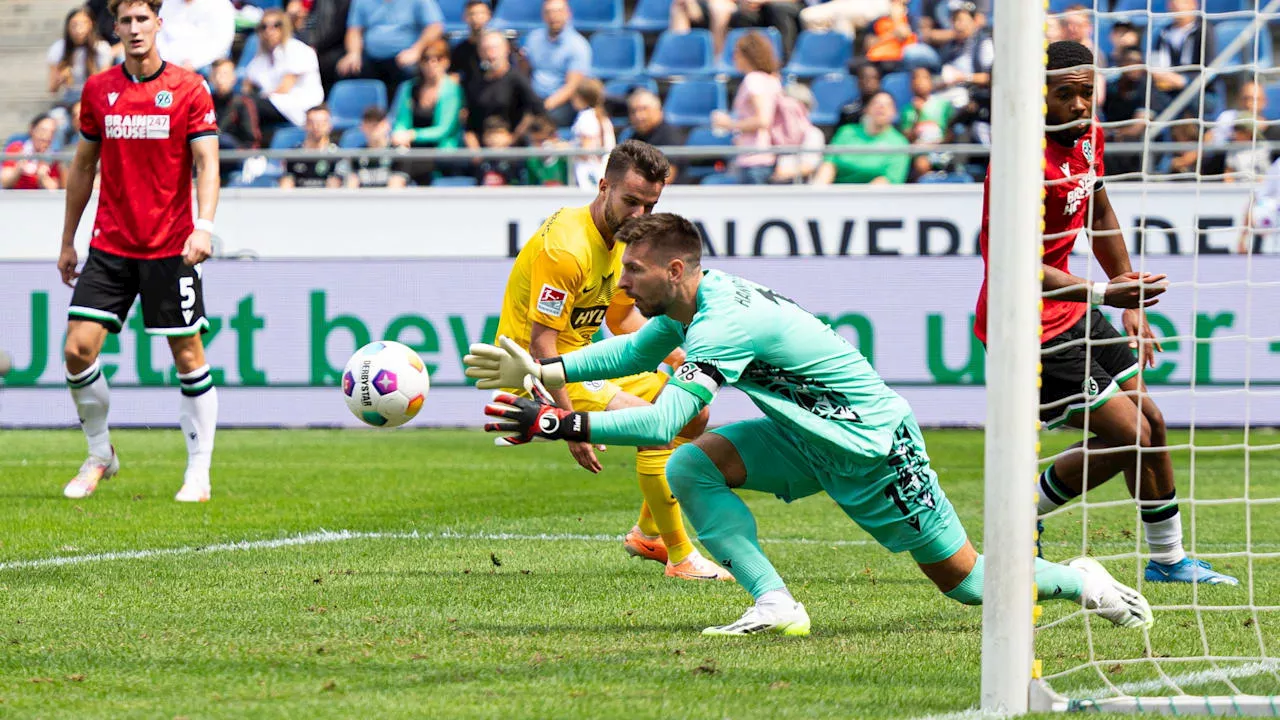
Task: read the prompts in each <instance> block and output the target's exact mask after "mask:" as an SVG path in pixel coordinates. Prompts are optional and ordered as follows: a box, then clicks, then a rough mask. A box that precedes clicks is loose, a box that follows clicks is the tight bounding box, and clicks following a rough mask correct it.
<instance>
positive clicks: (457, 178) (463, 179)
mask: <svg viewBox="0 0 1280 720" xmlns="http://www.w3.org/2000/svg"><path fill="white" fill-rule="evenodd" d="M475 186H476V179H475V178H474V177H472V176H470V175H444V176H442V177H438V178H433V179H432V180H431V187H475Z"/></svg>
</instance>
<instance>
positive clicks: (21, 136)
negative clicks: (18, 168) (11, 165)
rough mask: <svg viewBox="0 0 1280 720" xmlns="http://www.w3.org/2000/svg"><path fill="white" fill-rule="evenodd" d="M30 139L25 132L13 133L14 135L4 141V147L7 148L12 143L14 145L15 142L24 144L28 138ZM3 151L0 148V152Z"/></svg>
mask: <svg viewBox="0 0 1280 720" xmlns="http://www.w3.org/2000/svg"><path fill="white" fill-rule="evenodd" d="M30 137H31V136H30V135H28V134H27V133H25V132H16V133H14V134H12V135H10V136H9V137H8V138H7V139H6V140H5V141H4V147H9V146H10V145H12V144H13V143H16V142H26V141H27V139H28V138H30ZM3 149H4V148H0V150H3Z"/></svg>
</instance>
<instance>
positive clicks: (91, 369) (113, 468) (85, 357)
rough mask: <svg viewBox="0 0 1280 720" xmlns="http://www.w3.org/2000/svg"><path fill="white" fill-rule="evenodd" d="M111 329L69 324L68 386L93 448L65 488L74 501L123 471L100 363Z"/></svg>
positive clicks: (76, 322) (66, 349)
mask: <svg viewBox="0 0 1280 720" xmlns="http://www.w3.org/2000/svg"><path fill="white" fill-rule="evenodd" d="M106 339H107V328H106V327H105V326H104V325H102V324H100V323H97V322H94V321H92V320H71V321H69V322H68V323H67V342H66V345H65V346H64V347H63V352H62V354H63V359H64V361H65V363H66V368H67V386H68V387H69V388H70V389H71V399H72V400H73V401H74V402H75V405H76V415H77V417H79V418H80V428H81V429H82V430H83V431H84V436H85V440H87V441H88V445H89V457H88V459H86V460H85V461H84V464H82V465H81V466H80V471H79V472H78V473H76V476H75V477H74V478H72V479H71V481H70V482H68V483H67V485H66V487H64V488H63V490H62V494H63V495H65V496H66V497H69V498H71V499H73V500H78V499H80V498H85V497H88V496H90V495H92V494H93V491H94V490H97V489H98V483H100V482H102V481H103V480H106V479H108V478H110V477H111V476H112V475H115V474H116V473H117V472H119V471H120V460H119V458H117V457H116V451H115V448H113V447H112V446H111V431H110V429H109V428H108V426H107V412H108V410H109V409H110V407H111V396H110V388H109V387H108V385H107V377H106V375H104V374H103V373H102V367H101V366H100V365H99V363H98V354H99V353H100V352H101V351H102V343H103V342H105V341H106Z"/></svg>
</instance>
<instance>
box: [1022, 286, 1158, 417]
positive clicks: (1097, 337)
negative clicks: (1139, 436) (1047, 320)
mask: <svg viewBox="0 0 1280 720" xmlns="http://www.w3.org/2000/svg"><path fill="white" fill-rule="evenodd" d="M1086 323H1088V328H1087V329H1086V327H1085V325H1086ZM1086 332H1087V334H1088V337H1089V340H1090V342H1088V343H1087V344H1086V343H1082V342H1079V340H1081V339H1082V338H1084V337H1085V336H1086ZM1073 340H1074V341H1077V342H1076V343H1075V344H1072V345H1070V346H1069V347H1065V348H1062V349H1060V350H1057V351H1052V349H1053V348H1057V347H1059V346H1061V345H1065V344H1067V343H1070V342H1071V341H1073ZM1040 363H1041V367H1042V369H1041V372H1040V420H1041V421H1043V422H1044V423H1045V425H1047V426H1048V427H1051V428H1053V427H1058V426H1059V425H1062V424H1063V423H1065V422H1066V421H1067V419H1068V418H1070V417H1071V416H1072V415H1075V414H1076V413H1080V412H1083V411H1084V410H1086V409H1088V410H1092V409H1093V408H1096V407H1098V406H1100V405H1101V404H1102V403H1104V402H1106V401H1107V400H1108V399H1109V398H1111V396H1113V395H1115V394H1116V393H1117V392H1119V390H1120V383H1122V382H1124V381H1126V380H1128V379H1129V378H1131V377H1133V376H1134V375H1137V374H1138V356H1137V355H1136V354H1134V352H1133V350H1131V349H1130V348H1129V342H1128V339H1127V338H1125V336H1123V335H1121V334H1120V333H1119V332H1118V331H1116V329H1115V328H1114V327H1113V326H1112V325H1111V323H1109V322H1107V319H1106V318H1105V317H1103V315H1102V313H1101V312H1100V311H1098V310H1096V309H1094V310H1092V311H1091V312H1090V313H1088V314H1087V315H1085V316H1084V317H1082V318H1080V320H1079V321H1078V322H1077V323H1076V324H1075V325H1072V326H1071V327H1070V328H1068V329H1067V330H1066V332H1064V333H1062V334H1061V335H1058V336H1057V337H1054V338H1052V339H1050V340H1048V341H1046V342H1045V343H1043V344H1042V345H1041V346H1040Z"/></svg>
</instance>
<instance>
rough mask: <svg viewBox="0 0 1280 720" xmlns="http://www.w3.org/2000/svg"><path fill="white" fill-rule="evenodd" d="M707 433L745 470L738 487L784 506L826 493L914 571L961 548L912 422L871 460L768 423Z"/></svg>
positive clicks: (951, 512) (961, 538)
mask: <svg viewBox="0 0 1280 720" xmlns="http://www.w3.org/2000/svg"><path fill="white" fill-rule="evenodd" d="M711 432H714V433H716V434H717V435H720V436H721V437H723V438H725V439H726V440H728V441H729V442H731V443H733V446H734V447H735V448H737V450H738V454H739V455H740V456H741V457H742V461H743V463H744V464H745V465H746V469H747V480H746V483H745V484H744V485H743V486H742V487H744V488H746V489H748V490H757V491H760V492H767V493H772V494H774V495H777V496H778V497H779V498H781V499H783V500H785V501H787V502H791V501H793V500H799V499H800V498H803V497H808V496H810V495H815V494H817V493H820V492H825V493H826V494H827V495H829V496H830V497H831V499H833V500H835V501H836V504H837V505H839V506H840V509H842V510H844V512H845V514H847V515H848V516H849V517H850V518H852V519H853V521H854V522H856V523H858V526H859V527H861V528H862V529H863V530H866V531H867V532H868V533H870V534H871V536H872V537H874V538H875V539H876V541H877V542H879V543H880V544H881V545H883V546H884V547H885V548H887V549H889V550H890V551H892V552H903V551H907V552H910V553H911V556H912V558H913V559H915V561H916V562H918V563H924V564H928V563H935V562H940V561H942V560H946V559H947V558H949V557H951V556H952V555H954V554H955V553H956V551H958V550H959V549H960V548H961V547H963V546H964V543H965V541H966V540H967V536H966V535H965V531H964V526H963V525H961V524H960V518H959V517H958V516H957V515H956V511H955V509H954V508H953V507H952V506H951V501H950V500H948V499H947V495H946V493H944V492H943V491H942V488H941V487H940V486H939V485H938V476H937V475H936V474H934V472H933V470H932V469H931V468H930V467H929V456H928V454H926V453H925V448H924V438H923V437H922V436H921V434H920V426H919V425H917V424H916V419H915V417H914V416H912V415H908V416H907V417H906V419H904V420H903V421H902V424H901V425H900V426H899V427H898V429H897V431H896V432H894V434H893V443H892V446H891V447H890V449H889V453H888V455H887V456H885V457H883V458H878V459H874V460H867V459H865V458H855V457H852V456H850V455H840V454H837V453H836V452H835V451H828V450H823V449H820V448H816V447H815V446H814V445H813V443H811V442H808V441H806V440H803V439H800V438H798V437H797V436H796V435H795V434H794V433H793V432H792V431H790V430H789V429H787V428H785V427H783V426H781V425H779V424H778V423H776V422H774V421H773V420H770V419H769V418H760V419H757V420H747V421H744V422H737V423H733V424H731V425H726V426H725V427H722V428H718V429H716V430H712V431H711Z"/></svg>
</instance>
